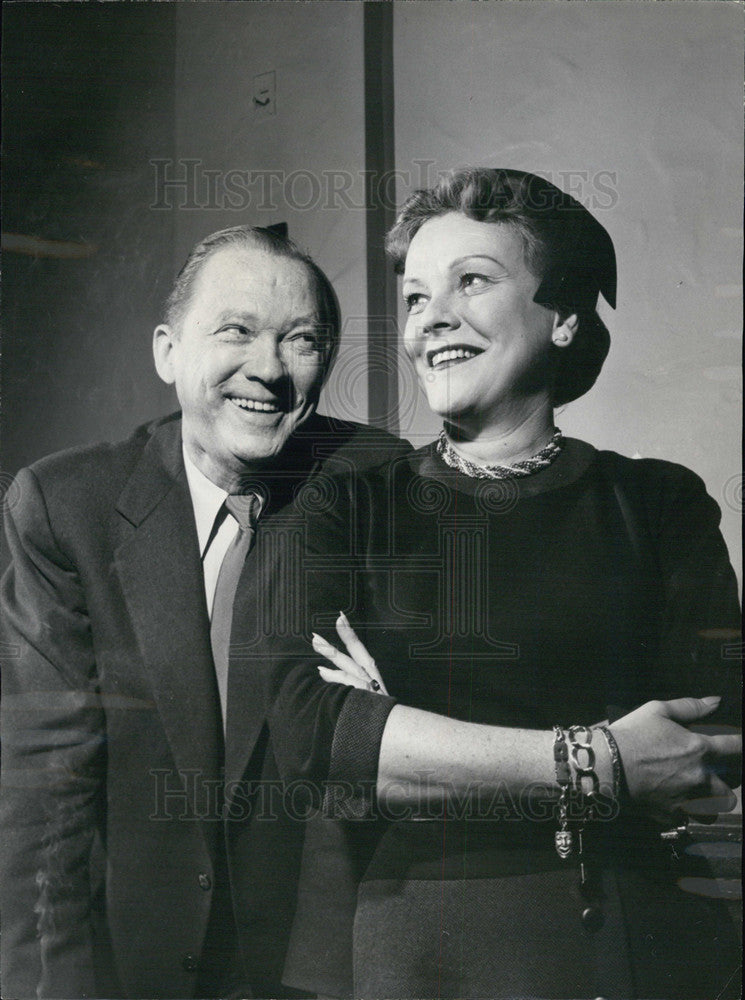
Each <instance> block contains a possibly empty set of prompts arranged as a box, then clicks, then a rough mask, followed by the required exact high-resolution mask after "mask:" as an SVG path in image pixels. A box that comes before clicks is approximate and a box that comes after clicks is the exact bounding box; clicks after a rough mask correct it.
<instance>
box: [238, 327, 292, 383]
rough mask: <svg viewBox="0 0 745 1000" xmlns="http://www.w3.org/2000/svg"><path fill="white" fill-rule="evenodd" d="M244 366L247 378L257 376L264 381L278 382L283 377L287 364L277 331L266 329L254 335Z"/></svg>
mask: <svg viewBox="0 0 745 1000" xmlns="http://www.w3.org/2000/svg"><path fill="white" fill-rule="evenodd" d="M242 368H243V373H244V375H245V376H246V378H257V379H261V381H262V382H276V381H277V379H280V378H282V376H283V375H284V374H285V365H284V362H283V360H282V356H281V354H280V344H279V339H278V338H277V336H276V334H275V333H273V332H272V331H270V330H265V331H263V332H262V333H260V334H258V336H256V337H254V339H253V340H252V341H251V343H250V345H249V346H248V349H247V351H246V357H245V360H244V362H243V365H242Z"/></svg>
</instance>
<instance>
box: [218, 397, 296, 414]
mask: <svg viewBox="0 0 745 1000" xmlns="http://www.w3.org/2000/svg"><path fill="white" fill-rule="evenodd" d="M227 399H229V400H230V402H231V403H233V405H234V406H236V407H237V408H238V409H239V410H250V411H253V412H255V413H282V412H284V410H285V408H284V407H283V406H281V405H280V403H279V401H278V400H274V401H269V400H265V399H252V398H251V397H249V396H228V397H227Z"/></svg>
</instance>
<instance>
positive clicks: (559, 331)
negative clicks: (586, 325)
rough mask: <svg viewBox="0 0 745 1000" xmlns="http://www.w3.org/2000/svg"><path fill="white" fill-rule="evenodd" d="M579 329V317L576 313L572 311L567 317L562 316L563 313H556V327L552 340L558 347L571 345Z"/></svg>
mask: <svg viewBox="0 0 745 1000" xmlns="http://www.w3.org/2000/svg"><path fill="white" fill-rule="evenodd" d="M577 330H579V317H578V316H577V314H576V313H571V314H570V315H569V316H567V317H566V318H565V319H562V318H561V313H558V312H557V313H555V314H554V328H553V330H552V332H551V340H552V341H553V343H554V345H555V346H556V347H569V345H570V344H571V342H572V341H573V340H574V338H575V336H576V334H577Z"/></svg>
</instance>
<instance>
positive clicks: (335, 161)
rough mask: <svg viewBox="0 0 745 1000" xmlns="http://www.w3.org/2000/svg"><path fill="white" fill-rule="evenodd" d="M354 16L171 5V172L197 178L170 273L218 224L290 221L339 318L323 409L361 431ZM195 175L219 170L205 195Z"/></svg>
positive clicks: (361, 257)
mask: <svg viewBox="0 0 745 1000" xmlns="http://www.w3.org/2000/svg"><path fill="white" fill-rule="evenodd" d="M362 15H363V10H362V5H361V4H358V3H343V4H342V3H336V2H328V3H327V2H316V3H311V4H298V3H265V4H240V3H239V4H230V3H222V4H213V3H190V4H179V5H178V6H177V19H176V20H177V50H176V51H177V60H176V87H175V100H176V105H175V121H176V157H177V162H176V164H175V165H174V170H175V171H178V172H170V173H169V175H168V176H169V177H170V178H171V179H186V178H187V176H189V177H191V176H193V177H194V178H195V184H196V186H197V188H198V190H197V192H196V197H195V198H194V199H193V207H192V208H190V209H181V210H178V211H177V212H176V222H175V239H174V250H175V261H176V262H177V263H179V264H180V262H181V260H182V259H183V257H184V256H185V254H186V253H187V251H188V250H189V248H190V247H191V245H192V244H193V243H194V242H196V240H198V239H200V238H201V237H203V236H205V235H206V234H207V233H209V232H213V231H215V230H217V229H221V228H223V227H224V226H233V225H239V224H244V223H246V224H249V225H268V224H271V223H274V222H279V221H283V222H287V223H288V224H289V232H290V236H291V237H292V238H293V239H294V240H295V241H296V242H298V243H299V244H300V245H301V246H303V247H304V248H305V249H306V250H307V251H308V252H309V253H310V254H311V256H313V257H314V259H315V260H316V261H317V262H318V263H319V264H320V266H321V267H322V268H323V269H324V271H326V273H327V274H328V276H329V278H330V279H331V282H332V284H333V285H334V288H335V289H336V291H337V294H338V296H339V300H340V304H341V307H342V315H343V316H344V318H345V319H344V322H345V327H344V332H343V336H342V348H341V351H340V354H339V358H338V361H337V364H336V370H335V372H334V373H333V374H332V377H331V380H330V382H329V384H328V386H327V388H326V389H325V390H324V398H323V399H322V403H321V409H322V410H325V412H328V413H333V414H335V415H336V416H340V417H346V418H348V419H356V420H360V421H365V420H366V419H367V412H368V406H367V404H368V400H367V374H366V357H367V356H366V344H367V340H366V335H367V327H366V316H367V301H366V265H365V214H364V184H363V176H362V171H363V169H364V155H365V149H364V81H363V58H362V52H363V49H362V46H363V24H362ZM270 71H274V72H275V74H276V114H275V115H274V116H272V117H263V116H262V115H261V113H260V114H259V116H258V117H257V115H256V113H255V105H254V103H253V86H254V78H255V76H257V75H261V74H265V73H268V72H270ZM184 160H195V161H197V163H196V165H195V166H188V167H187V166H186V165H185V164H184V162H183V161H184ZM187 170H191V171H193V174H187ZM205 171H215V174H214V175H213V176H214V178H215V180H214V182H213V185H214V186H213V192H214V196H210V194H209V190H208V184H207V177H206V174H205ZM241 175H243V176H241ZM189 193H190V192H189V190H187V189H180V190H179V189H176V188H173V189H170V190H169V191H168V198H170V199H175V200H176V203H177V204H178V203H179V201H180V202H183V201H184V200H185V197H186V196H188V195H189Z"/></svg>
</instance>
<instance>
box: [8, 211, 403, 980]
mask: <svg viewBox="0 0 745 1000" xmlns="http://www.w3.org/2000/svg"><path fill="white" fill-rule="evenodd" d="M338 333H339V314H338V308H337V305H336V301H335V298H334V294H333V291H332V289H331V287H330V285H329V283H328V281H327V279H326V278H325V276H324V275H323V274H322V272H321V271H320V270H319V269H318V268H317V266H316V265H315V264H314V263H313V262H312V261H311V260H310V259H309V258H308V257H307V256H305V255H303V254H302V253H301V252H300V251H299V250H298V249H297V248H296V247H295V246H294V244H292V243H291V242H290V241H288V240H286V239H283V238H282V237H279V236H277V235H276V234H273V233H271V232H269V231H266V230H260V229H250V228H248V227H236V228H233V229H229V230H224V231H222V232H219V233H216V234H214V235H212V236H210V237H208V238H207V239H206V240H204V241H203V242H202V243H200V244H199V245H198V246H197V247H195V249H194V250H193V251H192V253H191V255H190V257H189V259H188V260H187V262H186V264H185V266H184V268H183V269H182V271H181V273H180V274H179V276H178V278H177V280H176V283H175V286H174V289H173V291H172V293H171V296H170V298H169V301H168V306H167V311H166V317H165V322H164V323H163V324H162V325H160V326H159V327H158V328H157V329H156V331H155V336H154V356H155V365H156V369H157V371H158V374H159V375H160V377H161V378H162V379H163V380H164V381H165V382H167V383H170V384H174V385H175V388H176V392H177V395H178V398H179V402H180V404H181V410H182V413H181V416H180V417H179V416H175V417H171V418H167V419H166V420H164V421H160V422H157V423H155V424H152V425H150V426H148V427H144V428H140V429H139V430H137V431H136V432H135V434H134V435H133V437H132V438H130V439H129V440H128V441H126V442H124V443H123V444H118V445H113V446H112V445H98V446H94V447H90V448H83V449H74V450H72V451H68V452H65V453H63V454H59V455H54V456H51V457H49V458H46V459H43V460H42V461H40V462H37V463H35V464H34V465H33V466H32V467H31V468H30V469H27V470H23V471H22V472H21V473H19V475H18V477H17V485H18V490H19V495H20V502H19V503H18V504H17V505H16V506H15V507H14V509H13V510H12V511H11V512H10V515H9V517H8V519H7V535H8V541H9V546H10V552H11V556H12V560H13V561H12V565H11V567H10V569H9V571H8V573H7V574H6V576H5V578H4V580H3V585H2V602H3V612H4V619H5V633H6V634H5V639H6V641H7V642H8V643H9V644H10V648H11V649H16V650H17V652H18V655H17V656H16V657H15V658H12V657H11V658H9V659H7V660H6V663H5V668H4V671H3V706H2V707H3V719H2V725H3V740H4V744H3V798H2V807H1V813H0V820H1V822H2V830H1V831H0V841H1V846H0V850H1V851H2V868H1V869H0V871H2V880H1V881H2V885H1V896H0V905H1V907H2V911H1V914H0V919H1V920H2V960H1V961H0V969H2V995H3V996H4V997H15V998H20V997H31V996H33V997H68V998H71V997H115V996H126V997H149V998H155V997H171V998H175V997H194V996H198V997H217V996H221V997H222V996H228V995H231V994H232V995H234V996H245V995H251V992H252V994H253V995H254V996H270V995H271V996H276V995H287V994H288V991H287V990H286V989H284V988H283V987H281V985H280V974H281V962H282V957H283V954H284V945H285V935H286V933H287V931H288V928H289V925H290V923H291V915H292V908H293V905H294V894H295V882H294V871H295V868H294V866H295V863H296V860H297V855H298V836H299V829H300V824H298V823H294V822H292V821H291V820H289V819H285V820H283V819H282V816H281V815H278V816H277V819H276V822H267V823H252V822H251V809H252V803H251V802H250V801H249V802H246V803H245V808H243V809H242V810H241V811H239V812H238V813H236V812H234V813H233V819H232V820H230V821H228V822H224V821H223V819H222V780H223V777H222V776H223V767H224V763H225V759H226V757H227V758H228V760H229V762H230V761H231V760H232V759H235V760H240V761H241V762H242V766H243V773H242V774H240V775H239V777H240V778H241V779H243V778H245V779H246V781H247V782H248V781H249V780H250V779H255V778H259V779H263V780H264V781H265V782H268V781H270V780H271V779H272V778H273V777H274V776H275V774H276V771H275V767H274V763H273V760H274V758H273V752H272V747H271V742H270V741H269V737H268V734H267V733H266V727H265V726H263V721H262V720H263V716H262V711H263V708H262V704H261V699H260V698H259V697H254V698H252V699H248V700H244V699H243V698H242V697H241V695H242V693H243V692H241V691H240V690H239V691H238V692H237V693H236V695H235V697H233V696H232V692H231V690H229V689H228V690H227V693H226V687H228V685H227V684H226V680H225V677H224V676H220V672H219V669H218V670H217V673H216V663H217V662H218V660H219V659H220V656H218V654H217V653H216V652H214V653H213V650H215V649H216V648H217V647H216V645H215V643H216V642H218V644H219V642H222V644H223V648H224V647H225V645H226V643H227V642H228V641H229V630H230V624H229V619H230V608H229V607H228V608H227V623H228V624H227V632H228V634H227V635H225V634H222V635H217V636H216V635H215V616H217V615H218V608H217V606H216V605H217V604H218V603H219V601H220V598H219V597H216V592H219V591H220V587H221V582H220V571H221V568H222V567H223V563H227V559H228V552H229V551H231V548H232V550H235V549H236V543H237V542H238V540H239V539H240V538H242V537H244V536H245V537H246V538H247V539H248V548H249V549H250V540H251V536H252V535H253V533H254V532H255V531H256V530H257V528H256V523H255V513H256V508H254V521H253V523H252V524H251V525H250V526H249V528H248V529H247V532H248V533H246V531H245V529H244V528H243V527H239V522H238V521H237V520H236V519H235V518H234V517H233V516H232V513H229V512H228V509H227V505H226V502H225V501H226V499H227V498H228V495H229V494H245V493H246V492H247V491H251V494H250V495H253V496H254V497H255V498H256V502H257V505H258V507H260V508H262V509H261V519H260V521H259V525H258V531H259V532H260V531H261V522H262V521H265V522H266V523H267V524H269V523H271V521H272V519H273V518H275V517H277V516H280V515H281V510H282V508H283V506H284V505H285V504H286V503H287V501H288V498H289V497H291V496H293V495H296V494H297V490H298V488H300V487H302V486H303V484H304V483H306V482H308V481H311V482H313V481H314V480H315V481H320V482H322V481H323V480H322V477H323V476H324V475H325V474H326V473H328V472H334V471H337V470H339V469H345V468H348V467H350V466H351V467H356V466H358V465H360V464H362V465H365V464H374V463H377V462H380V461H383V460H384V459H385V458H387V457H389V456H390V455H391V454H395V453H397V452H401V451H406V450H407V446H406V445H405V444H404V443H402V442H400V441H398V440H397V439H395V438H393V437H392V436H391V435H388V434H386V433H384V432H380V431H374V430H373V429H371V428H366V427H362V426H360V425H356V424H349V423H345V422H339V421H332V420H330V419H329V418H325V417H321V416H318V415H316V414H315V409H316V405H317V402H318V396H319V393H320V390H321V386H322V384H323V381H324V379H325V377H326V375H327V373H328V370H329V366H330V364H331V361H332V360H333V356H334V353H335V349H336V346H337V340H338ZM319 477H321V479H319ZM250 562H251V561H250V559H249V560H248V561H247V563H246V572H248V573H250V572H251V568H250ZM236 583H237V581H236V580H234V581H233V584H234V585H235V584H236ZM223 596H224V595H223ZM228 596H229V595H228ZM223 603H224V602H223ZM213 605H215V606H214V607H213ZM225 612H226V608H225V607H221V608H220V610H219V614H220V615H222V620H223V626H224V624H225V622H224V616H225ZM211 614H212V618H213V621H212V635H211V630H210V615H211ZM218 631H219V630H218ZM224 632H225V629H224V627H223V633H224ZM249 730H250V731H251V733H253V734H256V733H257V732H259V733H261V735H260V736H259V738H258V739H256V740H255V741H254V740H252V744H251V748H252V752H251V753H250V754H248V755H247V756H246V759H245V760H244V757H243V755H242V752H241V748H242V743H243V734H244V732H246V731H249ZM280 812H281V811H280ZM236 919H237V923H236ZM289 992H290V993H291V991H289Z"/></svg>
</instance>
